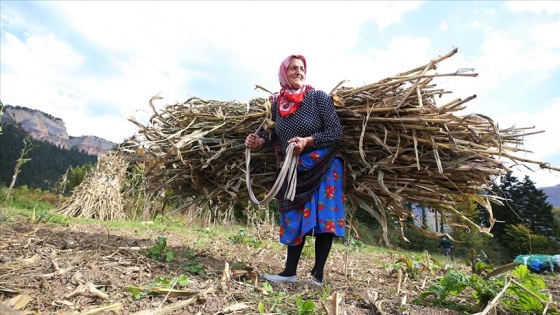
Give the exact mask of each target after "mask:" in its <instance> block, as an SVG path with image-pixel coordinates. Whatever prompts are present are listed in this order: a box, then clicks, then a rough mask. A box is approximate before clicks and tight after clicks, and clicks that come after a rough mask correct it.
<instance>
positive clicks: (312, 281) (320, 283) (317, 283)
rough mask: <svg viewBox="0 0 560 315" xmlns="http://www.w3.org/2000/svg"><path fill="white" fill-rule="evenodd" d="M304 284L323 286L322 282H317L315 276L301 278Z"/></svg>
mask: <svg viewBox="0 0 560 315" xmlns="http://www.w3.org/2000/svg"><path fill="white" fill-rule="evenodd" d="M303 281H304V282H305V283H306V284H309V285H311V286H315V287H319V288H321V287H323V282H319V280H317V279H315V278H309V279H305V280H303Z"/></svg>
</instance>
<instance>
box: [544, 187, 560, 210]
mask: <svg viewBox="0 0 560 315" xmlns="http://www.w3.org/2000/svg"><path fill="white" fill-rule="evenodd" d="M539 189H540V190H542V191H543V192H544V193H545V194H546V197H547V202H548V203H550V204H551V205H553V206H554V207H556V208H558V209H560V185H556V186H552V187H543V188H539Z"/></svg>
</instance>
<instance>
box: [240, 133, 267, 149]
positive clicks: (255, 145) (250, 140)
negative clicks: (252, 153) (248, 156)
mask: <svg viewBox="0 0 560 315" xmlns="http://www.w3.org/2000/svg"><path fill="white" fill-rule="evenodd" d="M263 142H264V139H261V138H260V137H259V135H257V134H256V133H251V134H249V135H248V136H247V138H245V146H246V147H247V148H249V149H251V150H259V149H260V148H261V147H262V145H263Z"/></svg>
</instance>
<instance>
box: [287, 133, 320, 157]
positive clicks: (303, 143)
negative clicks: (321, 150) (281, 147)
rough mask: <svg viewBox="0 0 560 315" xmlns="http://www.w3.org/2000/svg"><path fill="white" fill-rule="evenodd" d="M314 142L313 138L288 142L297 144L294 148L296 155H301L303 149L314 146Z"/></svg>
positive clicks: (296, 138)
mask: <svg viewBox="0 0 560 315" xmlns="http://www.w3.org/2000/svg"><path fill="white" fill-rule="evenodd" d="M314 140H315V139H313V137H305V138H300V137H295V138H292V139H290V140H288V143H292V142H295V144H296V146H295V147H294V154H296V155H299V154H300V153H301V151H303V149H305V148H307V147H310V146H312V145H313V141H314Z"/></svg>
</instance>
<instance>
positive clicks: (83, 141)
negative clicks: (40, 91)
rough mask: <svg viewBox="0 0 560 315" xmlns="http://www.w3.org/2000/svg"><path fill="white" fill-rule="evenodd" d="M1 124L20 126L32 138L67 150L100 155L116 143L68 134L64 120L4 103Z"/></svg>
mask: <svg viewBox="0 0 560 315" xmlns="http://www.w3.org/2000/svg"><path fill="white" fill-rule="evenodd" d="M0 123H1V124H2V125H15V126H20V127H21V128H22V129H23V130H24V131H25V132H26V133H27V134H29V135H30V136H31V137H32V138H33V139H36V140H41V141H46V142H49V143H52V144H54V145H56V146H59V147H62V148H64V149H68V150H72V149H74V150H77V151H85V152H87V153H88V154H91V155H100V154H104V153H106V152H108V151H109V150H111V149H112V148H113V147H114V146H115V145H116V144H115V143H113V142H111V141H108V140H105V139H101V138H99V137H96V136H78V137H73V136H69V135H68V132H67V130H66V125H65V123H64V121H62V119H60V118H56V117H54V116H52V115H50V114H47V113H44V112H42V111H40V110H36V109H30V108H26V107H21V106H11V105H6V106H5V107H4V113H3V115H2V117H1V118H0Z"/></svg>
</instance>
